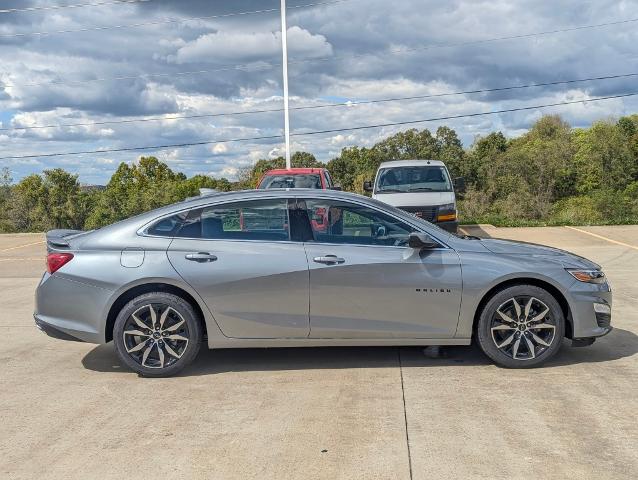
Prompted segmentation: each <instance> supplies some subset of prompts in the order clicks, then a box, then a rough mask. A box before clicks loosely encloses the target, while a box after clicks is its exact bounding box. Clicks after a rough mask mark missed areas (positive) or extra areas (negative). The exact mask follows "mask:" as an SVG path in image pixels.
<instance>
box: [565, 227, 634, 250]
mask: <svg viewBox="0 0 638 480" xmlns="http://www.w3.org/2000/svg"><path fill="white" fill-rule="evenodd" d="M565 228H569V229H570V230H576V231H577V232H580V233H585V234H587V235H591V236H592V237H596V238H600V239H602V240H607V241H608V242H611V243H615V244H616V245H622V246H623V247H627V248H633V249H634V250H638V247H637V246H636V245H631V244H629V243H625V242H619V241H618V240H613V239H611V238H607V237H603V236H602V235H598V234H597V233H592V232H588V231H587V230H581V229H580V228H576V227H568V226H565Z"/></svg>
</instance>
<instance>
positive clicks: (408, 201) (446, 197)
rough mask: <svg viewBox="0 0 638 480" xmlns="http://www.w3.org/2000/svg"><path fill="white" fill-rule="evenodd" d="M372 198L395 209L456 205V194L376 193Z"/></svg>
mask: <svg viewBox="0 0 638 480" xmlns="http://www.w3.org/2000/svg"><path fill="white" fill-rule="evenodd" d="M372 198H375V199H376V200H380V201H382V202H384V203H387V204H388V205H392V206H393V207H426V206H435V205H444V204H446V203H454V192H412V193H375V194H374V195H373V196H372Z"/></svg>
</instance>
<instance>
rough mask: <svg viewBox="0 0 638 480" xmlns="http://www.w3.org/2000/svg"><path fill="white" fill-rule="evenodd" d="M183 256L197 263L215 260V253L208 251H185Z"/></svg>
mask: <svg viewBox="0 0 638 480" xmlns="http://www.w3.org/2000/svg"><path fill="white" fill-rule="evenodd" d="M185 257H186V260H190V261H192V262H199V263H206V262H214V261H216V260H217V256H216V255H213V254H212V253H208V252H197V253H187V254H186V256H185Z"/></svg>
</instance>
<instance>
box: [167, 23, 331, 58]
mask: <svg viewBox="0 0 638 480" xmlns="http://www.w3.org/2000/svg"><path fill="white" fill-rule="evenodd" d="M288 42H289V45H290V47H289V51H290V54H291V55H299V56H302V57H310V58H313V57H324V56H328V55H331V54H332V46H331V45H330V43H328V41H327V39H326V37H324V36H323V35H313V34H311V33H310V32H309V31H308V30H305V29H302V28H300V27H297V26H293V27H290V28H289V29H288ZM277 55H281V33H280V32H253V33H246V32H232V31H218V32H215V33H209V34H206V35H202V36H201V37H199V38H197V39H196V40H194V41H192V42H188V43H186V44H185V45H183V46H181V47H180V48H179V49H178V50H177V52H176V54H175V55H174V56H173V57H170V59H171V60H174V61H175V62H176V63H179V64H182V63H195V62H198V63H219V62H220V60H223V61H228V62H233V63H242V62H253V61H258V60H260V59H263V58H268V57H275V56H277Z"/></svg>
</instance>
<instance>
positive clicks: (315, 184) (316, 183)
mask: <svg viewBox="0 0 638 480" xmlns="http://www.w3.org/2000/svg"><path fill="white" fill-rule="evenodd" d="M259 188H319V189H321V178H320V176H319V174H315V173H308V174H296V175H290V174H287V175H286V174H282V175H267V176H265V177H264V179H263V180H262V182H261V184H259Z"/></svg>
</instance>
